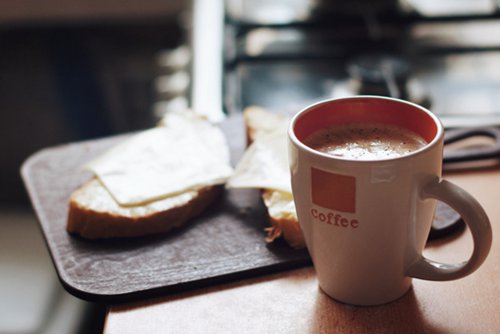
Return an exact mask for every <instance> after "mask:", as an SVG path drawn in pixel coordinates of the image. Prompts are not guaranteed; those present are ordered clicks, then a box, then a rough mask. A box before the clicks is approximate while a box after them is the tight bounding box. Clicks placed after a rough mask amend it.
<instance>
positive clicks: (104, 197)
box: [67, 112, 232, 239]
mask: <svg viewBox="0 0 500 334" xmlns="http://www.w3.org/2000/svg"><path fill="white" fill-rule="evenodd" d="M86 168H88V169H90V170H91V171H93V172H94V173H95V177H94V178H93V179H91V180H90V181H88V182H87V183H86V184H84V185H82V186H81V187H80V188H79V189H77V190H76V191H75V192H74V193H73V194H72V195H71V197H70V203H69V214H68V222H67V230H68V231H69V232H70V233H74V234H80V235H81V236H82V237H84V238H89V239H98V238H118V237H136V236H143V235H148V234H154V233H162V232H167V231H169V230H170V229H172V228H174V227H177V226H179V225H181V224H183V223H185V222H186V221H188V220H189V219H191V218H193V217H195V216H197V215H199V214H200V213H201V212H202V211H203V210H204V209H205V208H207V207H208V206H209V205H210V204H211V203H212V202H213V201H214V200H215V198H217V195H218V194H219V193H220V191H221V189H222V186H221V185H222V184H224V183H225V182H226V180H227V178H228V177H229V176H230V175H231V174H232V168H231V166H230V163H229V148H228V145H227V142H226V140H225V137H224V135H223V133H222V132H221V131H220V129H219V128H217V127H216V126H214V125H212V124H211V123H209V122H208V121H206V120H205V119H203V118H201V117H200V116H197V115H195V114H193V113H190V112H186V113H184V114H176V113H171V114H168V115H167V116H166V117H165V118H164V120H162V122H161V124H160V125H159V126H158V127H156V128H153V129H149V130H146V131H143V132H140V133H138V134H136V135H134V136H133V137H131V138H130V139H128V140H126V141H124V142H123V143H121V144H119V145H117V146H115V147H113V148H111V149H110V150H109V151H107V152H106V153H105V154H103V155H102V156H100V157H98V158H97V159H95V160H93V161H92V162H90V163H88V164H87V165H86Z"/></svg>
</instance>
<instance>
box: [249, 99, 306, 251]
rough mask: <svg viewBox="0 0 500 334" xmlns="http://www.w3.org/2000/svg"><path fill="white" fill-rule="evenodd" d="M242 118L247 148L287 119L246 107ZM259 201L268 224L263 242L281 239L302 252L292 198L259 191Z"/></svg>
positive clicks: (303, 243) (302, 241)
mask: <svg viewBox="0 0 500 334" xmlns="http://www.w3.org/2000/svg"><path fill="white" fill-rule="evenodd" d="M243 115H244V120H245V126H246V133H247V143H248V144H251V143H252V142H253V141H254V140H255V138H257V137H258V136H259V135H260V134H263V133H269V132H272V131H275V130H276V129H278V128H283V127H286V125H287V124H288V119H287V118H286V117H285V116H283V115H279V114H276V113H271V112H269V111H266V110H265V109H262V108H259V107H248V108H247V109H245V111H244V114H243ZM284 135H286V132H285V133H284ZM262 199H263V201H264V205H265V206H266V208H267V212H268V217H269V224H270V227H268V228H267V229H266V231H267V238H266V241H267V242H273V241H274V240H275V239H277V238H279V237H283V238H284V239H285V241H286V242H287V243H288V244H289V245H290V246H291V247H293V248H297V249H300V248H304V247H305V246H306V245H305V241H304V236H303V234H302V230H301V229H300V225H299V222H298V219H297V213H296V211H295V205H294V202H293V196H292V194H290V193H287V192H283V191H279V190H273V189H262Z"/></svg>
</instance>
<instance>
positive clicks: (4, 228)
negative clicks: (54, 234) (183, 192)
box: [0, 0, 500, 334]
mask: <svg viewBox="0 0 500 334" xmlns="http://www.w3.org/2000/svg"><path fill="white" fill-rule="evenodd" d="M499 36H500V0H439V1H436V0H352V1H348V2H347V1H342V0H273V1H267V0H175V1H174V0H141V1H138V0H66V1H56V0H43V1H42V0H10V1H6V0H0V135H1V140H0V151H1V152H2V160H1V161H2V163H1V164H0V168H1V170H0V209H1V211H0V334H4V333H94V332H95V333H99V332H101V331H102V327H103V323H104V318H105V305H96V304H92V303H88V302H84V301H81V300H78V299H76V298H75V297H73V296H71V295H69V294H68V293H66V292H65V291H64V290H63V288H62V287H61V284H60V283H59V282H58V279H57V276H56V274H55V272H54V269H53V266H52V263H51V260H50V257H49V255H48V252H47V248H46V246H45V244H44V240H43V237H42V235H41V233H40V229H39V227H38V225H37V222H36V218H35V216H34V214H33V212H32V209H31V205H30V202H29V199H28V198H27V195H26V192H25V190H24V186H23V184H22V181H21V178H20V176H19V168H20V166H21V164H22V162H23V161H25V159H26V158H27V157H28V156H30V155H31V154H33V153H34V152H36V151H38V150H40V149H42V148H45V147H49V146H54V145H59V144H63V143H67V142H73V141H80V140H85V139H92V138H99V137H105V136H110V135H113V134H118V133H124V132H129V131H133V130H139V129H145V128H148V127H151V126H153V125H154V124H155V123H156V122H157V121H158V120H159V119H160V118H161V117H162V115H164V114H165V113H167V112H170V111H173V110H185V109H186V108H188V107H189V108H192V109H194V111H195V112H198V113H201V114H204V115H206V116H207V117H208V118H209V119H211V120H212V121H215V122H218V121H222V120H223V119H224V118H225V117H227V116H231V115H232V114H235V113H241V112H242V111H243V110H244V109H245V108H246V107H248V106H252V105H258V106H260V107H264V108H266V109H268V110H270V111H273V112H278V113H285V114H293V113H295V112H297V111H298V110H300V109H302V108H303V107H305V106H307V105H308V104H310V103H313V102H316V101H318V100H321V99H326V98H332V97H341V96H347V95H356V94H370V95H382V96H392V97H397V98H402V99H405V100H409V101H412V102H415V103H417V104H421V105H423V106H425V107H428V108H429V109H430V110H431V111H433V112H434V113H436V114H437V115H438V116H439V117H440V118H441V120H442V121H443V123H444V125H445V127H446V128H455V127H470V126H498V125H500V38H499Z"/></svg>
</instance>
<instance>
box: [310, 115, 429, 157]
mask: <svg viewBox="0 0 500 334" xmlns="http://www.w3.org/2000/svg"><path fill="white" fill-rule="evenodd" d="M304 144H306V145H307V146H309V147H311V148H313V149H315V150H318V151H320V152H324V153H327V154H329V155H333V156H335V157H339V158H345V159H360V160H378V159H388V158H395V157H399V156H403V155H405V154H408V153H411V152H414V151H417V150H418V149H420V148H422V147H424V146H425V145H426V144H427V143H426V142H425V140H424V139H423V138H422V137H420V136H419V135H418V134H416V133H414V132H412V131H410V130H408V129H405V128H402V127H398V126H395V125H387V124H383V123H351V124H345V125H337V126H333V127H330V128H326V129H321V130H319V131H317V132H315V133H313V134H311V135H309V136H308V137H307V138H305V139H304Z"/></svg>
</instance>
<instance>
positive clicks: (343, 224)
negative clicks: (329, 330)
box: [288, 96, 492, 305]
mask: <svg viewBox="0 0 500 334" xmlns="http://www.w3.org/2000/svg"><path fill="white" fill-rule="evenodd" d="M355 122H377V123H384V124H391V125H397V126H399V127H403V128H407V129H410V130H411V131H413V132H415V133H417V134H419V135H420V136H421V137H423V138H424V139H425V141H426V142H427V144H426V145H425V146H424V147H423V148H420V149H418V150H417V151H415V152H412V153H409V154H407V155H404V156H400V157H397V158H391V159H380V160H369V161H366V160H355V159H345V158H339V157H334V156H332V155H328V154H326V153H322V152H319V151H317V150H314V149H312V148H310V147H308V146H307V145H305V144H304V139H305V138H306V137H307V136H309V135H310V134H311V133H314V132H316V131H318V130H320V129H325V128H328V127H331V126H334V125H342V124H348V123H355ZM443 133H444V129H443V126H442V124H441V123H440V121H439V120H438V118H437V117H436V116H435V115H433V114H432V113H431V112H430V111H428V110H426V109H425V108H423V107H420V106H418V105H415V104H413V103H409V102H406V101H402V100H397V99H392V98H385V97H376V96H354V97H348V98H341V99H332V100H327V101H323V102H319V103H317V104H314V105H312V106H309V107H307V108H305V109H304V110H302V111H300V112H299V113H298V114H297V115H295V116H294V117H293V119H292V121H291V123H290V127H289V130H288V137H289V162H290V170H291V177H292V190H293V196H294V201H295V206H296V210H297V215H298V219H299V222H300V226H301V228H302V231H303V233H304V238H305V241H306V245H307V248H308V251H309V253H310V256H311V258H312V261H313V264H314V267H315V270H316V273H317V277H318V281H319V285H320V287H321V289H322V290H323V291H325V292H326V293H327V294H328V295H329V296H331V297H332V298H334V299H335V300H338V301H341V302H345V303H348V304H354V305H378V304H384V303H387V302H390V301H393V300H395V299H397V298H399V297H401V296H402V295H404V294H405V293H406V292H407V291H408V289H409V288H410V286H411V280H412V278H420V279H426V280H436V281H445V280H453V279H457V278H461V277H464V276H466V275H468V274H470V273H472V272H473V271H475V270H476V269H477V268H478V267H479V266H480V265H481V264H482V263H483V262H484V260H485V258H486V256H487V255H488V252H489V250H490V247H491V241H492V232H491V225H490V222H489V219H488V217H487V215H486V213H485V212H484V210H483V208H482V207H481V206H480V204H479V203H478V202H477V201H476V200H475V199H474V198H473V197H472V196H471V195H469V194H468V193H467V192H465V191H464V190H463V189H461V188H459V187H458V186H456V185H454V184H452V183H450V182H448V181H446V180H444V179H442V178H441V167H442V159H443ZM436 199H437V200H440V201H443V202H445V203H447V204H448V205H450V206H451V207H452V208H453V209H455V210H456V211H457V212H458V213H459V214H460V215H461V216H462V218H463V220H464V221H465V223H466V224H467V226H468V227H469V228H470V230H471V233H472V237H473V241H474V249H473V251H472V255H471V257H470V258H469V260H468V261H465V262H463V263H456V264H445V263H438V262H435V261H432V260H430V259H427V258H425V257H424V256H423V255H422V251H423V249H424V246H425V244H426V240H427V237H428V234H429V231H430V228H431V224H432V220H433V216H434V211H435V207H436Z"/></svg>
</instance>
